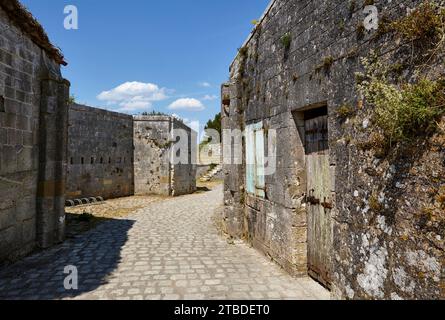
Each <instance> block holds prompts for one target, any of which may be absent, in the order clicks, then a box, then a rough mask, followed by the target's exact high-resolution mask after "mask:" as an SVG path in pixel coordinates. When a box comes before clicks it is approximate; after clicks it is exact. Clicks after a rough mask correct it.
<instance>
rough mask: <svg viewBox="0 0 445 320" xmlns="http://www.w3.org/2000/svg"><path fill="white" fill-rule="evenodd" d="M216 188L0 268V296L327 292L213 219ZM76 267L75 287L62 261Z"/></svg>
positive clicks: (218, 197)
mask: <svg viewBox="0 0 445 320" xmlns="http://www.w3.org/2000/svg"><path fill="white" fill-rule="evenodd" d="M221 201H222V188H221V187H217V188H215V189H214V190H213V191H210V192H207V193H203V194H195V195H189V196H184V197H179V198H173V199H168V200H165V201H161V202H155V203H153V204H150V205H149V206H147V207H145V208H144V209H141V210H139V211H138V212H137V213H135V214H133V215H131V216H129V217H128V218H127V219H121V220H111V221H108V222H105V223H103V224H101V225H100V226H99V227H98V228H96V229H95V230H92V231H89V232H87V233H84V234H82V235H80V236H78V237H76V238H74V239H71V240H69V241H66V242H65V243H64V244H62V245H60V246H57V247H55V248H52V249H50V250H46V251H43V252H40V253H37V254H34V255H33V256H30V257H28V258H26V259H24V260H22V261H20V262H18V263H16V264H14V265H11V266H9V267H6V268H3V269H0V299H125V300H127V299H147V300H157V299H168V300H173V299H328V298H329V293H328V292H327V291H326V290H325V289H323V288H322V287H321V286H319V285H318V284H317V283H316V282H314V281H312V280H310V279H309V278H301V279H294V278H292V277H290V276H289V275H287V274H286V273H285V272H284V271H283V270H281V269H280V268H279V267H278V266H276V265H275V264H274V263H272V262H270V261H269V260H267V259H266V257H265V256H264V255H262V254H260V253H259V252H257V251H255V250H254V249H251V248H249V247H248V246H247V245H245V244H242V243H236V244H229V243H228V242H227V241H226V240H225V239H223V238H222V237H221V236H220V235H219V234H218V233H217V232H216V229H215V227H214V225H213V223H212V215H213V212H214V210H215V209H216V208H217V207H218V206H219V204H220V203H221ZM68 265H73V266H76V267H77V268H78V280H79V281H78V290H76V291H66V290H65V289H64V284H63V283H64V279H65V277H66V275H65V274H64V268H65V267H66V266H68Z"/></svg>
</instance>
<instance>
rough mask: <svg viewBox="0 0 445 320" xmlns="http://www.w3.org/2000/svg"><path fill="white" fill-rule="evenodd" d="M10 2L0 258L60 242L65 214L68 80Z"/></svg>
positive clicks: (5, 17) (2, 31)
mask: <svg viewBox="0 0 445 320" xmlns="http://www.w3.org/2000/svg"><path fill="white" fill-rule="evenodd" d="M10 2H11V1H5V3H2V5H1V6H0V263H2V262H5V261H10V260H15V259H16V258H18V257H21V256H23V255H26V254H27V253H29V252H30V251H32V250H33V249H34V248H35V247H36V246H37V245H38V246H40V247H48V246H50V245H52V244H53V243H57V242H60V241H62V240H63V238H64V217H65V214H64V203H65V201H64V195H65V178H66V174H65V170H66V145H67V141H66V139H67V131H66V128H67V117H68V108H67V101H68V97H69V83H68V82H67V81H65V80H64V79H63V78H62V76H61V73H60V66H59V63H57V62H55V61H54V60H53V59H52V58H49V56H48V54H47V52H46V51H44V50H43V49H41V47H40V46H38V45H37V44H35V42H33V41H32V40H31V39H32V37H31V36H30V35H28V34H26V33H24V32H23V31H22V29H21V25H19V24H16V23H14V22H12V20H11V19H10V16H9V14H10V13H11V12H9V11H8V12H7V11H4V10H3V9H2V6H3V5H7V4H8V3H10ZM15 13H17V10H16V11H15ZM22 18H23V16H22Z"/></svg>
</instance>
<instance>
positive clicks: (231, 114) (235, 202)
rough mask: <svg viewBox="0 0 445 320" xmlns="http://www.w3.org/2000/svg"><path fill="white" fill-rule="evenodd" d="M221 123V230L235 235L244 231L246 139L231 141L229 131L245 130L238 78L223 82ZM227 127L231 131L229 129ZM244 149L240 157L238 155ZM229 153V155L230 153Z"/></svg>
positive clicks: (240, 236)
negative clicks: (222, 209)
mask: <svg viewBox="0 0 445 320" xmlns="http://www.w3.org/2000/svg"><path fill="white" fill-rule="evenodd" d="M221 97H222V106H221V108H222V110H221V126H222V130H223V134H222V153H223V157H222V158H223V160H222V163H223V172H224V211H223V213H222V214H223V216H222V221H221V223H220V224H219V225H220V226H221V227H222V229H223V230H222V231H223V232H225V233H227V234H228V235H229V236H231V237H233V238H242V237H243V236H244V235H245V227H246V226H245V206H244V203H245V166H244V160H243V159H244V155H245V154H244V152H245V146H244V139H243V141H229V139H228V136H226V135H228V134H229V135H230V131H232V132H234V131H236V130H238V131H239V132H244V112H243V111H242V101H241V91H240V88H239V84H238V83H237V82H233V83H227V84H224V85H223V86H222V90H221ZM227 130H228V131H229V133H227ZM236 150H241V157H242V158H241V159H239V157H238V156H236ZM229 155H230V156H229Z"/></svg>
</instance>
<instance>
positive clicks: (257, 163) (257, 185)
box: [246, 121, 265, 198]
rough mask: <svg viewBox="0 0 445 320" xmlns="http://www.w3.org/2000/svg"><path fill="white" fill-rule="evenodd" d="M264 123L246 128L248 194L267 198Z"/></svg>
mask: <svg viewBox="0 0 445 320" xmlns="http://www.w3.org/2000/svg"><path fill="white" fill-rule="evenodd" d="M264 141H265V139H264V129H263V122H262V121H261V122H258V123H255V124H251V125H248V126H247V127H246V188H247V192H248V193H250V194H252V195H256V196H258V197H260V198H264V197H265V179H264V159H265V154H264Z"/></svg>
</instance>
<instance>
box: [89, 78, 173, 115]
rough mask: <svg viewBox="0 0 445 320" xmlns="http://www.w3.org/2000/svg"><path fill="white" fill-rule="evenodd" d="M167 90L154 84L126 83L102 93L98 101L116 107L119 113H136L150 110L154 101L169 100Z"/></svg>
mask: <svg viewBox="0 0 445 320" xmlns="http://www.w3.org/2000/svg"><path fill="white" fill-rule="evenodd" d="M167 98H168V96H167V89H165V88H160V87H159V86H158V85H156V84H153V83H143V82H136V81H133V82H125V83H123V84H121V85H120V86H118V87H116V88H114V89H111V90H109V91H104V92H101V93H100V94H99V95H98V96H97V99H98V100H100V101H105V102H107V104H108V105H110V106H112V105H115V106H117V107H118V110H119V111H122V112H134V111H138V110H144V109H147V108H150V107H151V106H152V103H153V102H154V101H161V100H165V99H167Z"/></svg>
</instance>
